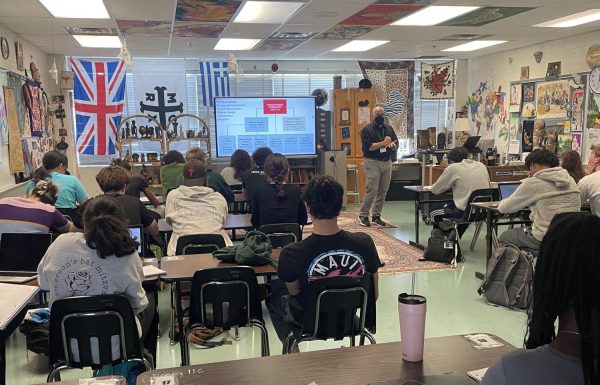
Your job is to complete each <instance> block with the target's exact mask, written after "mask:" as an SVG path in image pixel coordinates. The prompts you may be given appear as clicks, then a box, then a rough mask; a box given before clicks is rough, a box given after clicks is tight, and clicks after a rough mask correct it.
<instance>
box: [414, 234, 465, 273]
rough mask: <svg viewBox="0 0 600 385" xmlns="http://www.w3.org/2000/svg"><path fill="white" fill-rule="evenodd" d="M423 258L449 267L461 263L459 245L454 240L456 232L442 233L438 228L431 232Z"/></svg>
mask: <svg viewBox="0 0 600 385" xmlns="http://www.w3.org/2000/svg"><path fill="white" fill-rule="evenodd" d="M455 257H456V258H455ZM423 258H424V259H427V260H430V261H435V262H442V263H449V264H451V265H455V264H456V262H461V261H462V260H463V257H462V253H461V252H460V245H459V244H458V241H457V240H456V231H454V229H452V230H449V231H444V230H442V229H439V228H435V229H433V230H431V236H430V237H429V239H428V240H427V247H426V248H425V251H424V252H423Z"/></svg>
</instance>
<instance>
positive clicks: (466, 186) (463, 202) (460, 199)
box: [430, 147, 490, 235]
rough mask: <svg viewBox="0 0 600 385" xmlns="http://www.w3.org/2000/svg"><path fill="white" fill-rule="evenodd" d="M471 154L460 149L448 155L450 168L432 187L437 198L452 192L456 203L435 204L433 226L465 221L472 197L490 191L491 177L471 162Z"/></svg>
mask: <svg viewBox="0 0 600 385" xmlns="http://www.w3.org/2000/svg"><path fill="white" fill-rule="evenodd" d="M468 158H469V151H468V150H467V149H466V148H464V147H456V148H453V149H452V150H450V152H449V153H448V162H449V163H450V165H449V166H448V167H447V168H446V169H445V170H444V172H443V173H442V175H440V177H439V179H438V180H437V182H435V183H434V184H433V186H431V192H432V193H433V194H441V193H444V192H446V191H448V190H452V200H453V201H452V202H450V203H432V204H431V213H430V217H431V220H432V222H434V223H439V222H442V220H443V218H462V217H463V215H464V210H465V209H466V207H467V203H468V202H469V196H470V195H471V193H472V192H473V191H475V190H479V189H482V188H489V187H490V176H489V174H488V170H487V168H486V167H485V166H484V165H483V163H481V162H477V161H475V160H471V159H468ZM467 226H468V224H466V225H460V226H459V227H458V232H459V235H462V234H463V233H464V232H465V231H466V230H467Z"/></svg>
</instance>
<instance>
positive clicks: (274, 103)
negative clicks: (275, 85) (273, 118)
mask: <svg viewBox="0 0 600 385" xmlns="http://www.w3.org/2000/svg"><path fill="white" fill-rule="evenodd" d="M263 114H265V115H266V114H275V115H277V114H287V100H285V99H267V100H263Z"/></svg>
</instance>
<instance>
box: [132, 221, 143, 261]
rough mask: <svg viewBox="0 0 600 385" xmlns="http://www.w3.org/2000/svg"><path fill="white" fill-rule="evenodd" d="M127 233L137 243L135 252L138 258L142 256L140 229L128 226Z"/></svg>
mask: <svg viewBox="0 0 600 385" xmlns="http://www.w3.org/2000/svg"><path fill="white" fill-rule="evenodd" d="M129 232H130V233H131V237H132V238H133V239H135V240H136V241H137V242H138V248H137V252H138V254H139V255H140V257H141V256H142V255H143V251H144V249H143V247H142V245H143V243H144V242H143V238H142V228H141V227H140V226H129Z"/></svg>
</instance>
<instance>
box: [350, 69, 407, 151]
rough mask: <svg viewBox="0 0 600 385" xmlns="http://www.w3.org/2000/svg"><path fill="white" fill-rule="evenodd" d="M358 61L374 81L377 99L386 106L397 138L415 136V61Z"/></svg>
mask: <svg viewBox="0 0 600 385" xmlns="http://www.w3.org/2000/svg"><path fill="white" fill-rule="evenodd" d="M358 64H359V65H360V68H361V69H362V72H363V76H364V77H366V78H367V79H369V80H370V81H371V83H372V84H373V89H374V91H375V103H376V104H378V105H381V106H382V107H383V108H384V109H385V116H386V118H387V119H388V123H389V124H390V126H392V128H393V129H394V131H395V132H396V135H398V138H400V139H405V138H412V137H413V136H414V123H413V95H414V92H413V79H414V73H415V62H414V61H400V62H369V61H359V62H358Z"/></svg>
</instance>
